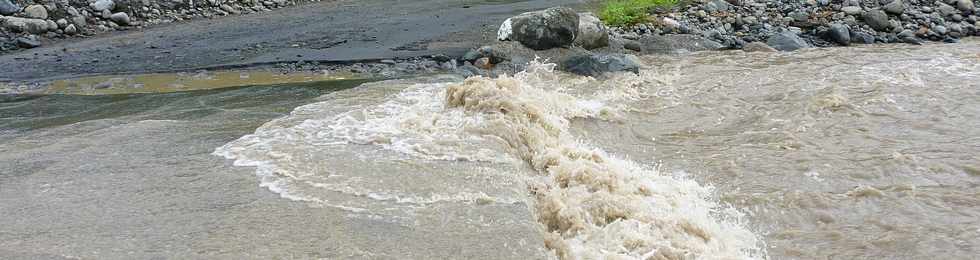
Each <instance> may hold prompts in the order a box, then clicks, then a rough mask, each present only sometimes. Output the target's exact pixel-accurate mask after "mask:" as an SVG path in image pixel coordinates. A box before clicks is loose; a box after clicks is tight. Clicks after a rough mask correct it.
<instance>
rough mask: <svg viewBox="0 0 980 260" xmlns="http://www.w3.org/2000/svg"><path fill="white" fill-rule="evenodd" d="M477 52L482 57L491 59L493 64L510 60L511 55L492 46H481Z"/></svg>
mask: <svg viewBox="0 0 980 260" xmlns="http://www.w3.org/2000/svg"><path fill="white" fill-rule="evenodd" d="M476 52H477V53H479V56H480V57H481V58H488V59H490V63H491V64H499V63H502V62H504V61H508V60H510V57H509V55H507V53H506V52H504V51H500V50H497V49H496V48H494V47H491V46H483V47H480V48H479V49H476Z"/></svg>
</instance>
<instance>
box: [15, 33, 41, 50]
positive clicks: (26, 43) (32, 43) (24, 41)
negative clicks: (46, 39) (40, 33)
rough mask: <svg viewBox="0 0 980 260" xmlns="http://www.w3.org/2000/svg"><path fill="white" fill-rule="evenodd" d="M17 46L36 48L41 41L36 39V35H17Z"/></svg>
mask: <svg viewBox="0 0 980 260" xmlns="http://www.w3.org/2000/svg"><path fill="white" fill-rule="evenodd" d="M16 41H17V47H21V48H24V49H30V48H37V47H40V46H41V41H38V40H37V36H34V35H30V36H26V37H17V40H16Z"/></svg>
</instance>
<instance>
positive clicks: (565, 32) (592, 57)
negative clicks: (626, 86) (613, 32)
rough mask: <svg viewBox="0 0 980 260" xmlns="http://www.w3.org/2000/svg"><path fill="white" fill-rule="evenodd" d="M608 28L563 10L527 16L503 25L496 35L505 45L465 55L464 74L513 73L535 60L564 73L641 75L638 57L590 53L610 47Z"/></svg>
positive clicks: (588, 15)
mask: <svg viewBox="0 0 980 260" xmlns="http://www.w3.org/2000/svg"><path fill="white" fill-rule="evenodd" d="M609 34H610V32H609V29H608V28H607V27H606V25H605V24H603V23H602V21H600V20H599V18H598V17H596V16H595V15H594V14H592V13H576V12H575V11H574V10H572V9H570V8H565V7H554V8H549V9H545V10H541V11H535V12H527V13H523V14H520V15H517V16H514V17H511V18H508V19H507V20H505V21H504V22H503V23H502V24H501V26H500V28H499V30H498V32H497V39H498V40H500V41H501V42H500V43H498V44H494V45H491V46H483V47H481V48H479V49H476V50H473V51H470V52H469V53H467V54H466V55H464V56H463V62H464V64H463V67H461V69H462V70H463V71H466V72H467V73H468V74H472V75H495V74H500V73H508V72H515V71H517V70H520V68H522V67H523V66H525V65H527V63H528V62H529V61H530V60H533V59H535V58H536V57H542V56H543V57H545V59H547V60H550V61H552V62H559V64H560V65H561V66H560V68H561V69H562V70H565V71H568V72H572V73H576V74H581V75H587V76H599V75H602V74H603V73H606V72H616V71H631V72H634V73H638V71H639V66H640V65H639V62H638V58H636V57H635V56H633V55H627V54H621V53H601V52H595V53H593V52H591V51H590V50H596V49H602V48H606V47H607V46H609V45H610V41H611V40H610V37H609Z"/></svg>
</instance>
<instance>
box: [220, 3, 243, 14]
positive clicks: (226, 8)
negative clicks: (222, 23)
mask: <svg viewBox="0 0 980 260" xmlns="http://www.w3.org/2000/svg"><path fill="white" fill-rule="evenodd" d="M218 8H221V10H222V11H225V12H228V13H229V14H240V13H241V12H239V11H238V9H236V8H234V7H231V6H230V5H227V4H222V5H221V6H219V7H218Z"/></svg>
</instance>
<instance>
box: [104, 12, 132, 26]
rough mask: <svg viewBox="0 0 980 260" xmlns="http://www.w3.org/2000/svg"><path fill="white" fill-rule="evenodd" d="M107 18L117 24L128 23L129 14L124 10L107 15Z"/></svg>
mask: <svg viewBox="0 0 980 260" xmlns="http://www.w3.org/2000/svg"><path fill="white" fill-rule="evenodd" d="M109 19H110V20H112V21H113V22H115V23H116V24H119V25H129V22H130V21H129V15H128V14H126V13H125V12H118V13H114V14H112V15H110V16H109Z"/></svg>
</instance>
